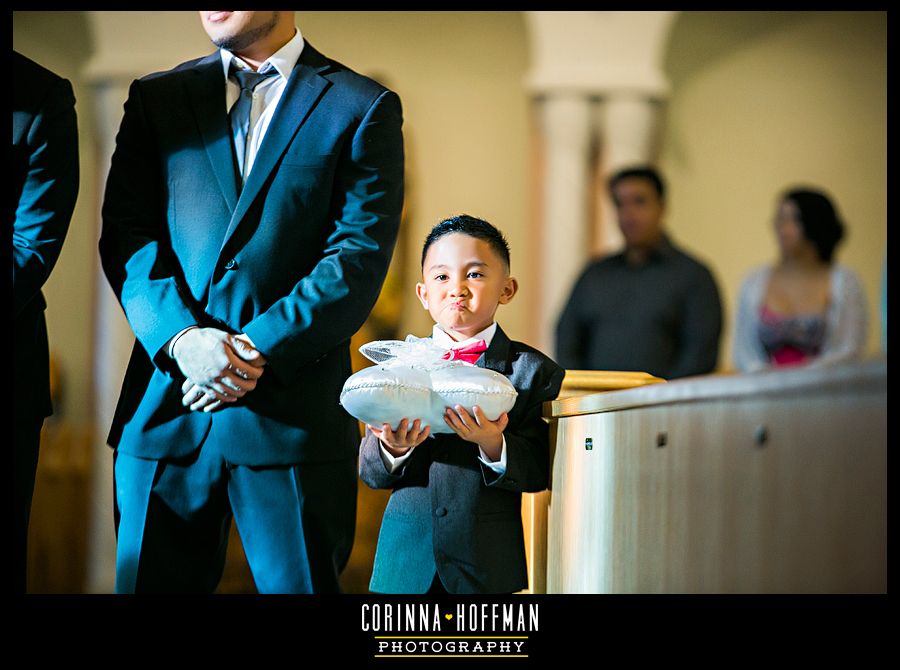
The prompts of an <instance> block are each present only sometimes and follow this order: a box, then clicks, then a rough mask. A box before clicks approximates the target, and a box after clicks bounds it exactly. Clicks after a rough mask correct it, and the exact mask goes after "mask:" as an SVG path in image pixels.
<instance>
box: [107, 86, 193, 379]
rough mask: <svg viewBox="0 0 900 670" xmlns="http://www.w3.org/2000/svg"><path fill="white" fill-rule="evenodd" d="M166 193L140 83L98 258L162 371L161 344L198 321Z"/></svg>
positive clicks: (128, 114)
mask: <svg viewBox="0 0 900 670" xmlns="http://www.w3.org/2000/svg"><path fill="white" fill-rule="evenodd" d="M162 188H163V178H162V176H161V166H160V162H159V156H158V152H157V151H156V150H155V149H154V135H153V132H152V130H151V129H150V127H149V124H148V123H147V121H146V118H145V116H144V110H143V104H142V101H141V86H140V82H139V81H135V82H133V83H132V84H131V89H130V90H129V92H128V100H127V101H126V102H125V114H124V116H123V118H122V124H121V126H120V127H119V133H118V135H117V136H116V150H115V152H114V153H113V157H112V163H111V165H110V169H109V176H108V177H107V180H106V194H105V197H104V200H103V229H102V233H101V236H100V257H101V260H102V264H103V270H104V272H105V273H106V277H107V279H108V280H109V283H110V285H111V286H112V289H113V291H114V292H115V294H116V297H117V298H118V299H119V302H120V303H121V304H122V308H123V309H124V310H125V316H126V317H127V319H128V323H129V324H130V325H131V328H132V330H133V331H134V334H135V336H136V337H137V339H138V341H139V342H140V343H141V344H142V345H143V347H144V349H145V350H146V351H147V353H148V355H149V356H150V357H151V358H153V360H154V362H155V363H156V364H157V366H159V367H161V368H162V369H167V368H168V367H169V365H170V363H169V358H168V355H167V353H166V352H165V349H164V345H165V344H166V343H167V342H168V341H169V340H170V339H171V338H172V336H173V335H175V334H176V333H178V332H179V331H181V330H182V329H184V328H186V327H188V326H191V325H195V324H197V323H200V319H199V318H198V317H197V316H196V315H195V313H194V310H193V309H192V308H191V304H192V300H191V298H190V292H189V291H188V289H187V286H186V283H185V282H184V279H183V277H181V269H180V265H179V263H178V259H177V258H176V257H175V253H174V251H173V250H172V243H171V240H170V239H169V233H168V228H167V226H166V219H165V216H166V215H165V211H163V207H164V204H163V203H164V202H165V198H164V194H163V192H162Z"/></svg>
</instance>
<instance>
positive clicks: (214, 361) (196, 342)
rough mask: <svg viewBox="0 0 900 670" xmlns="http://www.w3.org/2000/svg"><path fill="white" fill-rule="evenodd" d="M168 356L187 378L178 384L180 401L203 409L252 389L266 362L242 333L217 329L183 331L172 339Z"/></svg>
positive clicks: (217, 404)
mask: <svg viewBox="0 0 900 670" xmlns="http://www.w3.org/2000/svg"><path fill="white" fill-rule="evenodd" d="M172 355H173V357H174V358H175V362H176V363H178V367H179V369H180V370H181V372H182V374H184V376H185V377H186V378H187V379H186V380H185V382H184V384H182V385H181V392H182V393H183V394H184V397H183V398H182V400H181V403H182V404H183V405H185V406H186V407H190V408H191V409H192V410H202V411H204V412H212V411H213V410H215V409H218V408H219V407H221V406H222V405H223V404H224V403H232V402H235V401H236V400H237V399H238V398H241V397H243V396H244V395H246V394H247V393H248V392H250V391H252V390H253V389H255V388H256V383H257V380H259V378H260V377H261V376H262V373H263V366H264V365H265V364H266V359H265V357H264V356H263V355H262V354H261V353H260V352H259V351H258V350H257V349H255V348H254V347H253V346H252V345H251V344H250V341H249V338H248V337H247V336H246V335H243V334H241V335H232V334H231V333H226V332H225V331H223V330H219V329H217V328H193V329H191V330H189V331H187V332H186V333H184V334H183V335H182V336H181V337H180V338H178V341H177V342H175V346H174V347H173V349H172Z"/></svg>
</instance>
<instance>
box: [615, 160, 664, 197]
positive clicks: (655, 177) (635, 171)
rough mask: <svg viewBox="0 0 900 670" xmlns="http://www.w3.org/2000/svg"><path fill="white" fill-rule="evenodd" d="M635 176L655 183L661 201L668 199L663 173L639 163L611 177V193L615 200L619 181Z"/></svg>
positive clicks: (654, 186)
mask: <svg viewBox="0 0 900 670" xmlns="http://www.w3.org/2000/svg"><path fill="white" fill-rule="evenodd" d="M635 177H637V178H638V179H646V180H647V181H649V182H650V183H651V184H653V188H655V189H656V195H657V196H658V197H659V199H660V200H661V201H662V200H665V199H666V183H665V182H664V181H663V178H662V175H660V174H659V172H657V171H656V169H655V168H652V167H650V166H649V165H638V166H635V167H630V168H625V169H624V170H619V171H618V172H616V173H615V174H614V175H613V176H612V177H610V178H609V195H610V196H611V197H612V198H613V200H615V197H616V195H615V190H616V186H618V185H619V182H620V181H623V180H624V179H633V178H635Z"/></svg>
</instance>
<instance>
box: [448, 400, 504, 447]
mask: <svg viewBox="0 0 900 670" xmlns="http://www.w3.org/2000/svg"><path fill="white" fill-rule="evenodd" d="M472 412H473V413H474V416H471V415H470V414H469V413H468V412H467V411H466V408H465V407H463V406H462V405H456V406H454V407H453V408H450V407H448V408H447V410H446V411H445V412H444V421H445V422H446V423H447V425H448V426H450V428H452V429H453V432H454V433H456V434H457V435H459V436H460V437H461V438H462V439H464V440H467V441H469V442H474V443H475V444H477V445H478V446H479V447H481V449H482V451H484V453H485V454H487V455H488V456H490V458H491V460H492V461H497V460H500V451H501V450H502V449H503V431H504V430H505V429H506V425H507V424H508V423H509V416H507V414H506V412H503V414H501V415H500V416H498V417H497V420H496V421H491V420H490V419H488V418H487V416H486V415H485V413H484V412H483V411H482V410H481V408H480V407H479V406H478V405H475V406H474V407H473V408H472Z"/></svg>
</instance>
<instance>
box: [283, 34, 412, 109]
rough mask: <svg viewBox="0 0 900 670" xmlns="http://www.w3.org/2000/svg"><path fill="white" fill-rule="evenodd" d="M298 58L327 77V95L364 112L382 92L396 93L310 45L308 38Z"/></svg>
mask: <svg viewBox="0 0 900 670" xmlns="http://www.w3.org/2000/svg"><path fill="white" fill-rule="evenodd" d="M299 62H300V63H303V64H304V65H306V66H308V67H312V68H313V69H315V70H316V72H317V74H318V75H319V76H321V77H324V78H325V79H327V80H328V81H329V83H330V84H331V89H330V90H329V95H330V96H333V97H335V98H339V99H340V102H341V103H342V105H346V106H348V107H354V106H355V107H357V108H359V109H360V111H362V112H364V111H366V110H367V109H368V108H369V107H370V106H371V105H372V103H374V102H375V101H376V100H377V99H378V98H380V97H382V96H383V95H385V94H389V95H391V96H393V97H396V93H394V92H393V91H391V90H390V89H388V88H387V87H386V86H385V85H384V84H382V83H381V82H379V81H377V80H375V79H373V78H372V77H370V76H367V75H364V74H360V73H359V72H357V71H356V70H354V69H353V68H351V67H349V66H347V65H345V64H344V63H341V62H340V61H337V60H335V59H333V58H329V57H328V56H326V55H324V54H323V53H321V52H320V51H318V50H317V49H316V48H315V47H313V45H312V44H310V43H309V41H307V42H306V43H305V44H304V46H303V51H302V52H301V54H300V61H299Z"/></svg>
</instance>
